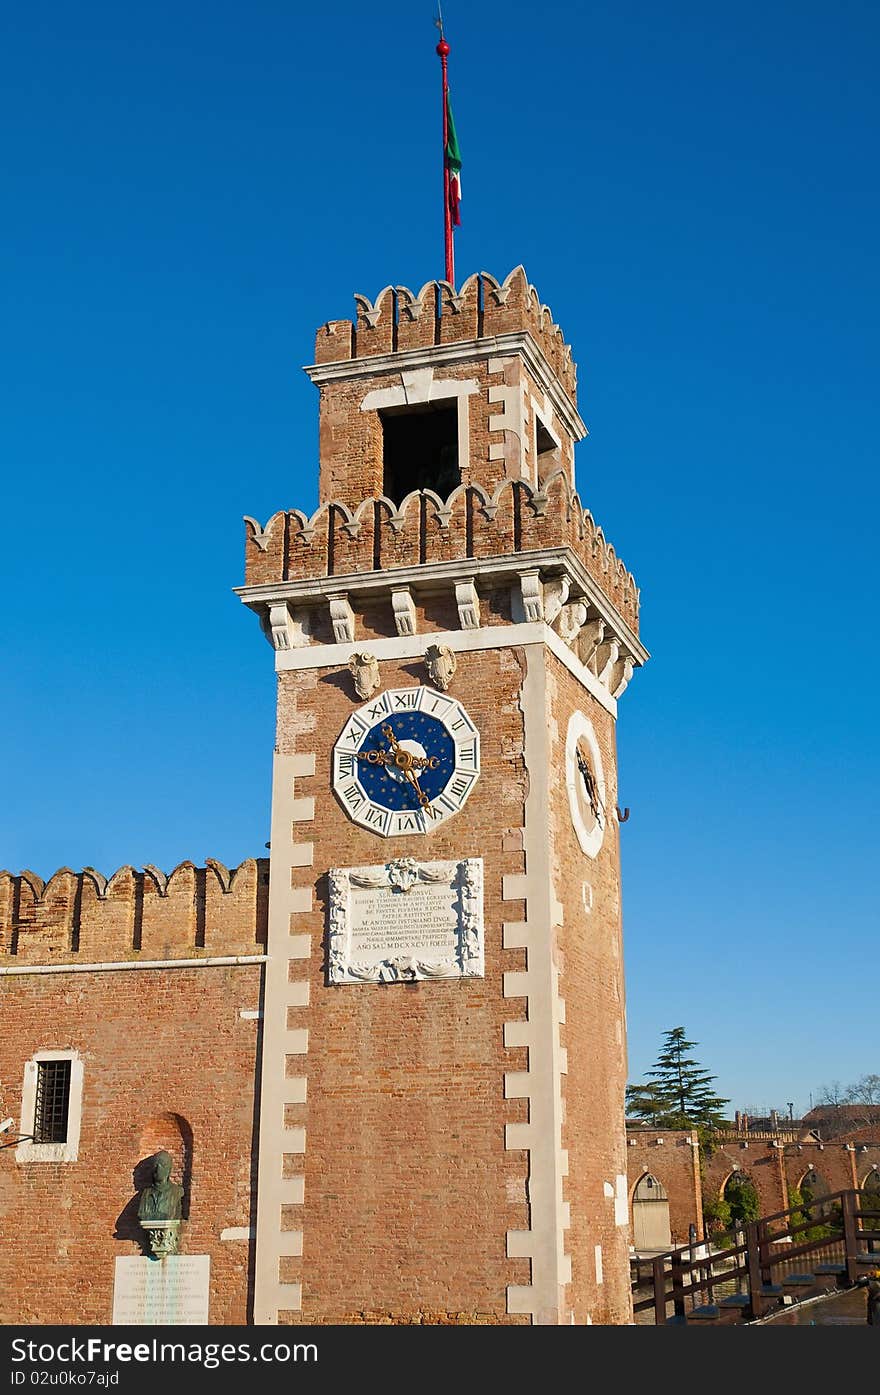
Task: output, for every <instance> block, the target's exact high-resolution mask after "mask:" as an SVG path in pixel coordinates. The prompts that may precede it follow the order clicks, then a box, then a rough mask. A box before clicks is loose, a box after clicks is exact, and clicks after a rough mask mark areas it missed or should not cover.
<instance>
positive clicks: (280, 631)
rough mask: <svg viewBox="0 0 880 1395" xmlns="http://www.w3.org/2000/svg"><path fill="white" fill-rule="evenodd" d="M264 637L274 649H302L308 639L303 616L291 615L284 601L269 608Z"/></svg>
mask: <svg viewBox="0 0 880 1395" xmlns="http://www.w3.org/2000/svg"><path fill="white" fill-rule="evenodd" d="M266 635H267V638H268V639H269V640H271V643H272V645H273V646H274V648H275V649H302V647H303V646H304V645H306V644H308V643H309V639H310V636H309V633H308V630H307V628H306V623H305V619H304V617H303V615H302V614H300V615H298V616H297V615H292V614H291V612H290V609H289V607H288V605H287V602H286V601H278V602H276V603H275V604H273V605H270V606H269V615H268V623H267V625H266Z"/></svg>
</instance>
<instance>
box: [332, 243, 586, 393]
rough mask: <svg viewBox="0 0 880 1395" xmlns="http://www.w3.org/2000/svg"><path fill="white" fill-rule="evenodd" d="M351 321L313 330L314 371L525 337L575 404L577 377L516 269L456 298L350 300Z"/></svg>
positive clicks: (548, 317) (402, 289) (391, 290)
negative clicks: (442, 347) (438, 347)
mask: <svg viewBox="0 0 880 1395" xmlns="http://www.w3.org/2000/svg"><path fill="white" fill-rule="evenodd" d="M354 299H355V307H356V316H355V318H354V320H329V321H327V322H326V323H325V324H323V325H322V326H321V328H320V329H319V330H318V333H317V337H316V341H315V363H316V365H323V364H331V363H342V362H347V361H351V360H368V359H370V358H373V357H376V356H379V355H384V354H392V353H407V352H408V351H410V350H419V349H427V348H431V347H434V346H436V345H441V344H454V343H461V342H465V341H474V340H483V339H492V338H495V337H496V336H499V335H507V334H516V333H523V332H525V333H529V334H530V335H531V336H532V338H533V339H534V341H535V343H536V345H537V346H538V348H539V349H540V350H541V352H542V353H543V355H544V357H545V358H546V360H547V362H548V363H549V364H550V366H551V368H552V369H553V371H554V373H555V374H556V376H557V378H558V379H559V382H560V383H561V384H562V385H563V387H564V389H565V391H566V393H567V394H568V396H569V397H570V399H571V401H572V403H574V402H575V401H576V398H577V371H576V368H575V364H574V360H573V359H572V355H571V346H570V345H568V344H566V343H565V340H564V337H563V334H562V331H561V329H560V328H559V325H558V324H556V323H555V322H554V320H553V316H552V314H551V312H550V309H549V307H548V306H546V305H544V304H542V302H541V299H540V297H539V295H538V292H537V291H536V290H535V287H534V286H532V285H530V283H529V280H528V278H527V276H526V273H525V270H524V268H523V267H522V266H518V267H515V268H514V270H513V271H511V272H510V274H509V275H508V276H506V277H505V279H504V280H503V281H498V280H496V278H495V277H494V276H492V275H491V274H490V273H489V272H488V271H480V272H478V273H475V274H474V275H472V276H469V277H468V278H467V280H466V281H464V283H463V284H462V286H461V288H460V289H459V290H456V288H455V287H454V286H452V285H450V283H449V282H448V281H428V282H426V283H425V285H424V286H422V288H421V290H420V291H418V292H413V291H411V290H410V289H409V288H408V287H407V286H386V287H385V288H384V289H383V290H381V291H380V292H379V294H378V295H377V296H376V298H375V300H374V301H371V300H369V299H368V298H367V296H365V295H359V294H358V295H355V298H354Z"/></svg>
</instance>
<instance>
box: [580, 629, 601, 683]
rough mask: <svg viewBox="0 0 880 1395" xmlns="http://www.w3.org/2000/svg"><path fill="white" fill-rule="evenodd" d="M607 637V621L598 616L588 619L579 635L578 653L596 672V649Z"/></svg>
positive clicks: (583, 661)
mask: <svg viewBox="0 0 880 1395" xmlns="http://www.w3.org/2000/svg"><path fill="white" fill-rule="evenodd" d="M604 638H605V621H604V620H600V619H599V617H598V616H596V618H595V619H593V620H587V621H586V623H585V624H584V626H583V628H582V629H581V632H580V634H579V635H578V655H579V657H580V661H581V663H582V664H585V665H586V667H587V668H589V669H592V671H593V673H595V672H596V664H595V659H596V651H597V649H598V648H599V645H600V644H601V643H602V640H603V639H604Z"/></svg>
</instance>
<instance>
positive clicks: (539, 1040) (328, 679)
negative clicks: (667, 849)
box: [0, 268, 647, 1324]
mask: <svg viewBox="0 0 880 1395" xmlns="http://www.w3.org/2000/svg"><path fill="white" fill-rule="evenodd" d="M356 301H357V317H356V320H355V321H354V322H351V321H348V320H342V321H338V320H337V321H330V322H329V323H327V324H325V325H324V326H322V328H321V329H320V330H319V332H318V336H317V345H316V351H315V362H314V364H313V365H312V366H311V367H310V368H308V369H307V370H306V371H307V372H308V374H309V376H310V377H311V379H312V381H313V382H314V383H315V384H316V386H317V387H318V388H319V391H320V486H319V507H318V509H317V511H316V512H315V513H314V514H313V515H312V516H311V517H307V516H306V515H305V514H303V513H301V512H300V511H299V510H296V509H292V510H289V511H286V512H282V513H278V514H276V515H275V516H274V517H273V518H272V519H270V520H269V522H268V523H267V524H266V525H265V527H261V526H260V525H259V524H257V523H256V522H255V521H254V520H252V519H248V520H246V528H247V538H246V570H245V584H244V586H243V587H241V588H240V590H239V595H240V597H241V599H242V601H243V602H244V603H245V605H247V606H248V607H250V608H251V609H252V610H254V611H255V612H256V613H257V614H258V616H259V618H260V622H261V625H262V627H263V629H264V632H265V634H266V636H267V638H268V639H269V640H270V641H271V643H272V645H273V648H274V652H275V667H276V671H277V675H278V678H277V683H278V704H277V737H276V749H275V757H274V761H275V765H274V776H273V805H272V831H271V846H270V857H269V859H268V860H266V859H257V860H253V861H249V862H245V863H243V864H242V865H241V866H240V867H238V868H237V869H235V870H234V871H230V870H228V869H226V868H225V867H223V866H222V865H221V864H220V863H217V862H212V861H209V862H208V864H207V865H206V866H205V867H195V866H193V865H192V864H190V863H184V864H182V865H181V866H180V867H178V868H176V869H175V870H174V872H173V873H171V875H169V876H165V875H163V874H162V873H161V872H160V871H158V869H156V868H154V867H146V868H144V869H143V870H142V871H135V870H134V869H132V868H130V867H126V868H122V869H120V870H119V871H118V872H116V873H115V874H114V876H113V877H111V878H110V879H109V881H108V880H106V879H105V878H104V877H103V876H101V875H100V874H99V873H98V872H96V871H94V870H93V869H85V870H84V871H82V872H79V873H74V872H71V871H69V870H67V869H63V870H62V871H60V872H57V873H56V874H55V875H54V876H53V877H52V878H51V880H50V881H49V883H48V884H46V885H44V884H43V883H42V881H41V880H40V879H39V878H37V877H35V876H34V875H32V874H30V873H27V872H23V873H21V874H20V875H15V876H13V875H11V874H6V873H4V874H2V876H0V956H2V958H0V984H2V988H0V992H2V1003H3V1019H4V1024H5V1026H6V1030H5V1031H4V1033H3V1036H2V1041H0V1114H2V1115H4V1116H7V1115H9V1116H12V1117H13V1118H14V1120H15V1126H16V1129H17V1130H18V1133H19V1134H20V1135H21V1137H20V1138H18V1140H17V1141H16V1142H15V1147H14V1148H13V1147H9V1148H4V1149H3V1151H2V1152H0V1216H2V1218H3V1229H4V1235H5V1239H4V1243H5V1245H6V1252H7V1258H9V1257H10V1256H11V1257H12V1264H11V1266H10V1268H14V1271H15V1273H16V1281H15V1284H14V1285H13V1286H11V1287H8V1288H7V1290H6V1291H5V1293H4V1295H3V1298H2V1305H3V1314H2V1316H3V1321H5V1322H17V1323H21V1322H24V1323H36V1322H40V1323H56V1322H70V1321H75V1322H78V1323H109V1322H111V1321H112V1314H113V1311H114V1261H115V1260H117V1259H118V1258H119V1257H120V1256H141V1255H142V1254H143V1233H142V1232H141V1230H140V1228H139V1226H138V1223H137V1218H136V1214H135V1210H136V1204H137V1192H138V1190H139V1189H140V1187H142V1186H144V1185H145V1184H146V1181H147V1180H148V1177H147V1171H146V1169H147V1168H148V1164H149V1160H150V1159H151V1157H152V1156H153V1155H154V1154H155V1152H156V1151H157V1150H158V1149H166V1150H167V1151H169V1152H170V1153H171V1154H172V1157H173V1158H174V1163H175V1171H174V1174H173V1175H174V1177H175V1179H176V1180H178V1181H179V1182H181V1183H182V1184H183V1188H184V1211H183V1215H184V1220H183V1225H182V1232H181V1233H182V1239H181V1243H180V1250H181V1253H182V1254H183V1255H200V1256H207V1257H208V1259H209V1264H210V1282H209V1293H208V1299H209V1309H208V1311H209V1319H208V1320H209V1321H210V1322H212V1323H234V1324H244V1323H251V1322H253V1323H258V1324H272V1323H322V1322H332V1323H360V1322H376V1321H392V1322H413V1321H427V1322H462V1323H514V1324H529V1323H542V1324H543V1323H550V1324H559V1323H570V1322H573V1323H576V1324H585V1323H590V1322H592V1323H605V1324H620V1323H627V1322H629V1321H630V1320H631V1304H630V1294H629V1264H628V1251H629V1240H630V1235H629V1208H628V1186H627V1177H626V1173H627V1156H626V1153H627V1149H626V1137H625V1129H624V1116H623V1099H624V1085H625V1080H626V1044H625V1014H624V984H623V960H622V949H621V892H620V853H619V830H618V813H617V772H616V766H617V762H616V748H615V721H616V715H617V703H618V700H619V698H620V697H621V695H622V693H623V691H624V689H625V687H626V686H627V684H628V682H629V679H630V677H631V675H632V673H633V670H634V668H635V667H638V666H639V665H640V664H642V663H643V662H644V661H645V659H646V658H647V653H646V651H645V649H644V647H643V646H642V644H641V641H640V639H639V637H638V591H637V589H636V586H635V583H634V580H633V577H632V575H631V574H630V573H629V572H628V571H627V570H626V568H625V567H624V566H623V565H622V563H621V562H620V561H619V559H618V558H617V556H616V555H615V553H614V550H613V548H612V547H611V546H610V545H609V544H608V543H607V542H606V540H605V537H604V535H603V533H602V531H601V529H600V528H598V527H597V526H596V524H595V523H594V521H593V519H592V517H591V515H590V513H589V512H587V511H585V509H584V507H583V504H582V503H581V500H580V498H579V496H578V494H577V492H576V487H575V477H574V447H575V444H576V442H577V441H578V440H580V439H581V438H582V437H583V436H584V435H585V434H586V433H585V428H584V426H583V423H582V421H581V418H580V416H579V414H578V409H577V403H576V378H575V368H574V364H573V362H572V358H571V353H570V350H569V348H568V346H567V345H566V344H565V343H564V341H563V337H562V334H561V331H560V330H559V328H558V326H557V325H556V324H555V323H554V322H553V320H552V318H551V315H550V312H549V311H548V309H547V307H546V306H543V305H542V304H541V303H540V301H539V298H538V296H537V294H536V292H535V290H534V288H533V287H532V286H530V285H529V283H528V281H527V279H526V277H525V274H524V272H523V271H522V268H517V269H516V270H515V271H514V272H512V273H511V274H510V275H509V276H508V277H507V278H506V280H505V281H503V282H498V281H496V280H495V279H494V278H493V277H492V276H490V275H488V274H487V273H481V274H480V275H478V276H472V277H470V278H469V279H468V280H467V281H466V282H465V283H464V285H463V286H462V287H461V289H460V290H458V291H456V290H455V289H454V288H452V287H451V286H449V285H448V284H447V283H445V282H429V283H428V284H427V285H426V286H425V287H424V288H423V289H422V291H421V292H420V293H419V294H418V295H416V294H413V293H412V292H410V291H408V290H406V289H405V288H402V287H397V288H394V289H392V288H386V290H385V291H383V292H382V293H381V294H380V296H379V297H378V298H377V300H376V302H375V303H371V302H370V301H369V300H367V299H366V298H364V297H361V296H359V297H357V298H356ZM10 1027H11V1030H10ZM9 1136H10V1135H9V1134H7V1135H6V1137H9ZM11 1138H12V1140H13V1141H15V1140H16V1135H15V1132H14V1131H13V1132H12V1134H11ZM2 1141H3V1139H2V1138H0V1142H2ZM84 1235H88V1237H89V1238H88V1244H83V1240H82V1237H83V1236H84ZM144 1263H145V1264H146V1265H148V1266H149V1265H150V1264H151V1263H154V1261H150V1260H146V1259H144Z"/></svg>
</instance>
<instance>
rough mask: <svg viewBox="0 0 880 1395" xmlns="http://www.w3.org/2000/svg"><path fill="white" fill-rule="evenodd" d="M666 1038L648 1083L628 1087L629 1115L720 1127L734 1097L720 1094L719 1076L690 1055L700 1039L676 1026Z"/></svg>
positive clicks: (669, 1125)
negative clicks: (716, 1084) (716, 1083)
mask: <svg viewBox="0 0 880 1395" xmlns="http://www.w3.org/2000/svg"><path fill="white" fill-rule="evenodd" d="M663 1038H664V1040H663V1048H662V1050H661V1052H660V1055H659V1056H658V1057H657V1060H656V1061H655V1063H654V1065H653V1066H652V1068H651V1069H650V1070H649V1071H647V1072H646V1075H647V1076H648V1083H647V1084H645V1085H627V1087H626V1111H627V1115H628V1117H630V1118H634V1119H644V1120H645V1121H646V1122H648V1123H650V1124H653V1125H655V1126H656V1127H660V1128H666V1129H691V1128H698V1129H701V1130H708V1129H713V1128H719V1127H720V1126H721V1125H722V1124H723V1123H724V1112H723V1111H724V1106H725V1105H726V1104H729V1103H730V1100H726V1099H722V1098H721V1096H720V1095H716V1093H715V1091H714V1090H713V1089H712V1083H713V1081H714V1080H715V1076H714V1075H710V1074H709V1072H708V1071H705V1070H703V1069H702V1067H701V1066H700V1065H699V1064H698V1063H697V1062H696V1061H695V1060H694V1059H693V1057H692V1056H690V1055H688V1052H689V1051H691V1049H692V1048H693V1047H695V1046H696V1045H697V1042H695V1041H689V1040H688V1038H687V1037H686V1035H685V1030H684V1027H672V1028H671V1029H670V1030H669V1031H667V1032H664V1034H663Z"/></svg>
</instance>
